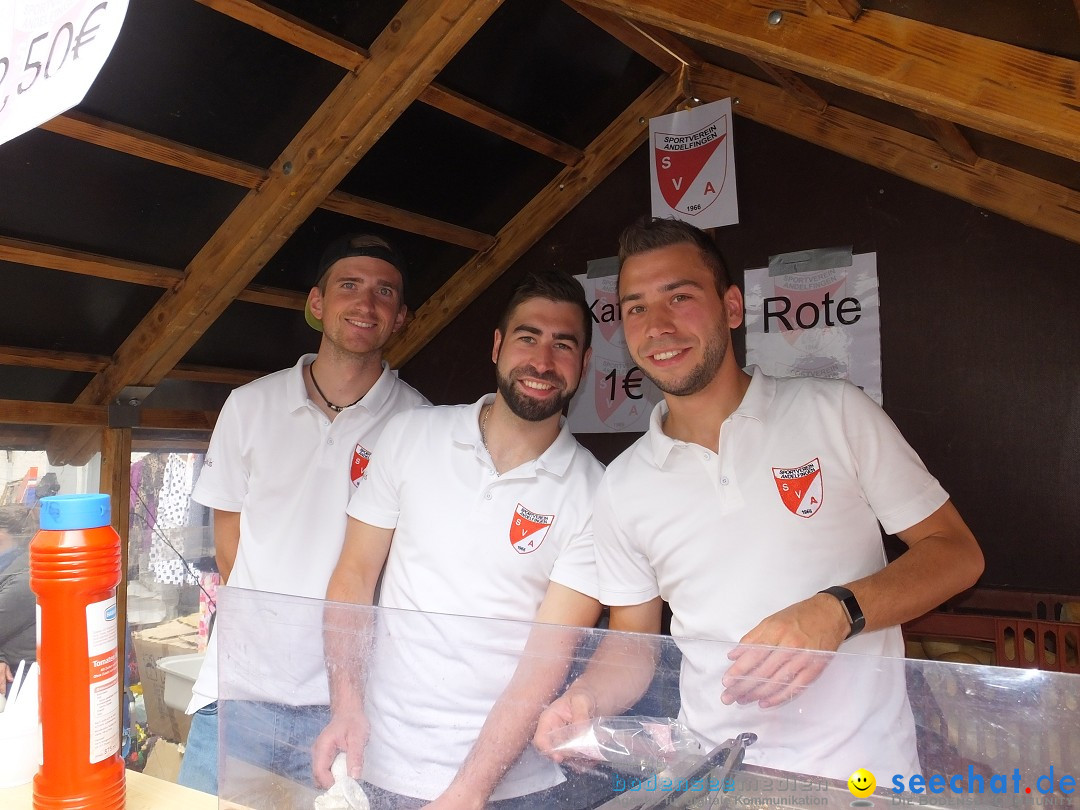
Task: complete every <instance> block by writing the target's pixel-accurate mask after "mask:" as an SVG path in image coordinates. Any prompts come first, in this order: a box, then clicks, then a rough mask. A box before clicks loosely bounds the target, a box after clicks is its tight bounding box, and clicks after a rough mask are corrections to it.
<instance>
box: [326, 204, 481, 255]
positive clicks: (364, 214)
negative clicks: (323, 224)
mask: <svg viewBox="0 0 1080 810" xmlns="http://www.w3.org/2000/svg"><path fill="white" fill-rule="evenodd" d="M319 207H320V208H325V209H326V210H327V211H334V212H336V213H339V214H345V215H346V216H350V217H355V218H356V219H362V220H364V221H366V222H375V223H378V224H380V225H387V226H389V227H391V228H397V229H398V230H400V231H408V232H409V233H415V234H419V235H420V236H427V237H429V238H431V239H438V240H439V241H440V242H448V243H450V244H452V245H459V246H461V247H466V248H469V249H470V250H483V249H484V248H486V247H488V246H489V245H490V244H491V243H492V242H493V241H494V237H493V236H491V235H489V234H486V233H480V232H479V231H474V230H470V229H469V228H463V227H461V226H460V225H452V224H451V223H449V222H442V221H440V220H437V219H432V218H431V217H425V216H423V215H422V214H414V213H412V212H411V211H405V210H402V209H401V208H394V207H393V206H392V205H386V204H385V203H379V202H375V201H373V200H366V199H364V198H363V197H355V196H353V195H352V194H346V193H345V192H343V191H334V192H331V193H330V195H329V196H328V197H327V198H326V200H325V201H324V202H323V203H322V204H321V205H320V206H319Z"/></svg>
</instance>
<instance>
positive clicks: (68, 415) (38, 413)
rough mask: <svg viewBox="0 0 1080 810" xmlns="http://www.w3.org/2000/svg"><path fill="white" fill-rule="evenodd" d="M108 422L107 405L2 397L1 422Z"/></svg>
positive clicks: (47, 423)
mask: <svg viewBox="0 0 1080 810" xmlns="http://www.w3.org/2000/svg"><path fill="white" fill-rule="evenodd" d="M108 423H109V409H108V407H107V406H105V405H70V404H68V403H63V402H30V401H27V400H21V399H0V424H7V425H84V426H87V427H98V428H101V427H105V425H107V424H108Z"/></svg>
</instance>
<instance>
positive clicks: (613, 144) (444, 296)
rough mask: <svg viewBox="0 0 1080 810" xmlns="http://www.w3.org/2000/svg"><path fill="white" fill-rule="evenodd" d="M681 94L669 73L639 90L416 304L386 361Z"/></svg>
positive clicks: (535, 231)
mask: <svg viewBox="0 0 1080 810" xmlns="http://www.w3.org/2000/svg"><path fill="white" fill-rule="evenodd" d="M681 99H682V92H681V89H680V87H679V84H678V82H677V81H676V79H674V78H673V77H671V76H664V77H662V78H660V79H658V80H657V81H656V82H655V83H654V84H653V85H652V86H651V87H649V88H648V89H647V90H646V91H645V92H644V93H643V94H642V95H641V96H639V97H638V99H637V100H636V101H634V103H633V104H631V105H630V106H629V107H628V108H627V109H626V110H625V111H624V112H623V113H622V114H620V115H619V117H618V118H617V119H616V120H615V121H614V122H613V123H611V124H610V125H609V126H608V127H607V128H606V129H605V130H604V131H603V132H602V133H600V135H598V136H597V138H596V140H594V141H593V142H592V144H590V145H589V147H588V148H587V149H586V150H585V155H584V157H583V158H582V160H581V162H579V163H578V164H577V165H576V166H571V167H567V168H566V169H563V171H562V172H560V173H559V174H558V175H557V176H556V177H555V179H554V180H552V181H551V182H550V183H549V184H548V185H547V186H546V187H545V188H544V189H543V190H542V191H541V192H540V193H539V194H537V195H536V196H535V197H533V199H532V200H531V201H530V202H529V203H528V204H527V205H526V206H525V207H524V208H522V210H521V211H519V212H518V214H517V215H516V216H515V217H514V218H513V219H511V220H510V222H508V223H507V224H506V225H505V226H504V227H503V229H502V230H501V231H499V233H498V234H497V235H496V237H495V244H494V245H492V246H491V247H490V248H488V249H487V250H485V251H482V252H481V253H478V254H477V255H476V256H474V257H473V258H472V259H470V260H469V261H468V262H467V263H466V264H465V265H464V266H462V267H461V269H459V270H458V271H457V272H456V273H455V274H454V275H453V276H452V277H451V278H450V279H449V280H448V281H447V282H446V283H445V284H444V285H443V286H442V287H441V288H439V290H438V291H436V293H435V294H434V295H433V296H431V298H429V299H428V301H427V302H426V303H425V304H424V305H423V306H421V307H420V309H419V310H417V313H416V318H415V320H413V322H412V323H411V324H409V325H408V326H407V327H406V328H405V329H404V330H402V332H401V333H399V335H398V336H397V338H396V339H395V340H394V341H393V342H392V343H391V344H390V345H389V346H388V347H387V352H386V357H387V360H389V362H390V363H391V365H393V366H400V365H401V364H402V363H404V362H406V361H407V360H408V359H409V358H411V357H412V356H413V355H414V354H416V353H417V352H418V351H420V349H422V348H423V347H424V346H425V345H427V343H428V342H429V341H430V340H431V339H432V338H434V337H435V335H437V334H438V333H439V332H440V331H441V330H442V329H443V327H445V326H446V325H447V324H448V323H449V322H450V321H452V320H453V319H454V318H455V317H457V316H458V314H460V313H461V311H462V310H463V309H465V307H466V306H468V305H469V304H470V303H471V302H472V301H473V300H474V299H475V298H476V297H477V296H478V295H479V294H480V293H481V292H483V291H484V290H486V289H487V288H488V286H490V285H491V283H492V282H493V281H494V280H495V279H497V278H498V277H499V276H500V275H502V274H503V272H505V271H506V270H507V268H509V267H510V266H511V265H513V263H514V262H516V261H517V260H518V259H519V258H520V257H521V256H522V255H524V254H525V252H526V251H527V250H528V249H529V248H531V247H532V246H533V245H534V244H536V242H537V240H538V239H539V238H540V237H541V236H543V235H544V234H545V233H547V232H548V231H549V230H550V229H551V228H552V227H553V226H554V225H555V224H556V223H557V222H558V221H559V220H560V219H562V218H563V217H564V216H565V215H566V214H567V213H569V212H570V211H571V210H572V209H573V208H574V206H576V205H577V204H578V203H579V202H581V201H582V200H583V199H585V197H586V196H587V195H588V194H589V192H590V191H592V190H593V189H594V188H596V186H597V185H598V184H599V183H600V182H601V181H602V180H603V179H604V178H605V177H607V176H608V175H609V174H610V173H611V172H612V171H613V170H614V169H615V168H616V167H617V166H618V165H619V164H621V163H622V162H623V161H624V160H625V159H626V158H627V157H628V156H629V155H630V154H632V153H633V152H634V150H635V149H637V148H638V147H639V146H640V145H641V144H642V143H644V142H645V141H646V140H647V138H648V134H649V118H650V117H652V116H656V115H661V114H663V113H666V112H669V111H670V110H671V109H672V108H673V107H674V105H675V104H676V103H677V102H678V101H680V100H681Z"/></svg>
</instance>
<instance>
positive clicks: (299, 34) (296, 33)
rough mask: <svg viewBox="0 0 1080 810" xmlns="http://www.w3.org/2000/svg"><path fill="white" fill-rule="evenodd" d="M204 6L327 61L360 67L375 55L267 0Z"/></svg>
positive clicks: (209, 0)
mask: <svg viewBox="0 0 1080 810" xmlns="http://www.w3.org/2000/svg"><path fill="white" fill-rule="evenodd" d="M198 2H200V3H202V4H203V5H204V6H207V7H208V8H212V9H213V10H214V11H217V12H219V13H221V14H224V15H226V16H228V17H232V18H233V19H234V20H237V21H238V22H242V23H244V24H245V25H250V26H251V27H252V28H258V29H259V30H260V31H263V32H264V33H267V34H269V35H270V36H272V37H276V38H277V39H280V40H282V41H284V42H288V43H289V44H290V45H294V46H296V47H297V48H299V49H300V50H302V51H307V52H308V53H310V54H314V55H315V56H318V57H319V58H320V59H325V60H326V61H327V62H331V63H332V64H335V65H338V66H339V67H343V68H345V69H346V70H348V71H356V70H359V69H360V68H361V67H363V65H364V63H366V62H367V61H368V59H370V58H371V56H370V54H369V53H368V52H367V50H365V49H364V48H361V47H359V46H357V45H353V44H352V43H351V42H349V41H348V40H345V39H342V38H341V37H336V36H334V35H333V34H330V33H327V32H326V31H323V30H322V29H320V28H316V27H315V26H314V25H311V24H310V23H308V22H305V21H304V20H301V19H300V18H299V17H294V16H293V15H292V14H287V13H285V12H284V11H282V10H281V9H278V8H274V6H272V5H270V4H269V3H266V2H263V0H198Z"/></svg>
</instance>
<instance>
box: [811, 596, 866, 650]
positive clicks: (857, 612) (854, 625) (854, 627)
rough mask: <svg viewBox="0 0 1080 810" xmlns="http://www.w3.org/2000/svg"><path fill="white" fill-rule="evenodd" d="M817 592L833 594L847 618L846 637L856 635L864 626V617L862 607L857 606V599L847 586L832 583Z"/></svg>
mask: <svg viewBox="0 0 1080 810" xmlns="http://www.w3.org/2000/svg"><path fill="white" fill-rule="evenodd" d="M818 593H827V594H829V596H835V597H836V598H837V599H839V600H840V605H841V607H843V608H844V614H845V615H846V616H847V620H848V627H849V629H848V634H847V638H851V637H852V636H856V635H858V634H859V633H861V632H862V629H863V628H864V627H866V617H865V616H863V612H862V608H861V607H859V600H858V599H856V598H855V594H853V593H852V592H851V591H849V590H848V589H847V588H845V587H843V586H842V585H833V586H832V587H831V588H826V589H825V590H823V591H818Z"/></svg>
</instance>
